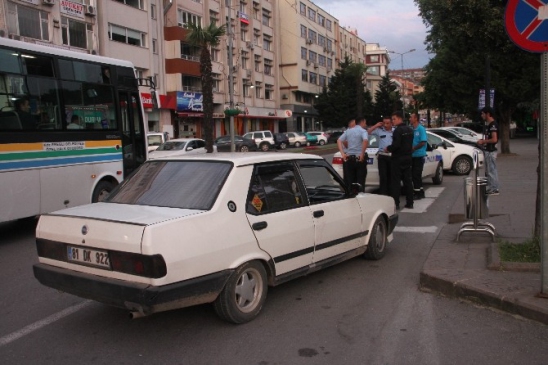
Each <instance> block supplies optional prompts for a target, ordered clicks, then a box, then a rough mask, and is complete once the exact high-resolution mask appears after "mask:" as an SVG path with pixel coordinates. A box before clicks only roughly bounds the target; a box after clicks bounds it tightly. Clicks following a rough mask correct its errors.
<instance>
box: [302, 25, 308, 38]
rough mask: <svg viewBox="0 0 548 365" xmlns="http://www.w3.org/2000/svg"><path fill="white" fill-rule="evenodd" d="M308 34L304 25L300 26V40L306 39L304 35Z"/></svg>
mask: <svg viewBox="0 0 548 365" xmlns="http://www.w3.org/2000/svg"><path fill="white" fill-rule="evenodd" d="M307 34H308V29H306V27H305V26H304V25H301V38H306V35H307Z"/></svg>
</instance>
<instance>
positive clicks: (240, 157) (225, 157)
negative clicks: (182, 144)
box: [153, 152, 323, 166]
mask: <svg viewBox="0 0 548 365" xmlns="http://www.w3.org/2000/svg"><path fill="white" fill-rule="evenodd" d="M317 159H322V160H323V157H321V156H318V155H311V154H306V153H298V154H297V153H265V152H246V153H241V152H223V153H204V154H200V155H186V156H184V155H178V156H165V157H158V158H156V159H154V160H153V161H161V160H170V161H219V162H232V163H233V164H234V166H246V165H252V164H256V163H262V162H276V161H287V160H291V161H294V160H317Z"/></svg>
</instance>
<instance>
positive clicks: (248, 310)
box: [214, 261, 268, 324]
mask: <svg viewBox="0 0 548 365" xmlns="http://www.w3.org/2000/svg"><path fill="white" fill-rule="evenodd" d="M266 279H267V278H266V271H265V268H264V266H263V265H262V264H261V263H260V262H257V261H250V262H246V263H245V264H243V265H242V266H240V267H238V268H237V269H236V271H235V272H234V273H233V274H232V275H231V276H230V278H229V279H228V281H227V283H226V285H225V287H224V289H223V291H222V292H221V294H219V296H218V297H217V299H216V300H215V302H214V307H215V312H217V315H218V316H219V317H221V318H222V319H224V320H226V321H228V322H232V323H236V324H240V323H245V322H249V321H251V320H252V319H254V318H255V317H257V315H258V314H259V312H260V311H261V308H262V307H263V304H264V302H265V300H266V294H267V292H268V285H267V281H266Z"/></svg>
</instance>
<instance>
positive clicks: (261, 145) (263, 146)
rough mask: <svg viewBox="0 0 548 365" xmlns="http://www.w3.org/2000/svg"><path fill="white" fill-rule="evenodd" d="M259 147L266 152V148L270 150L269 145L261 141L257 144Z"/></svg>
mask: <svg viewBox="0 0 548 365" xmlns="http://www.w3.org/2000/svg"><path fill="white" fill-rule="evenodd" d="M259 148H260V150H261V151H263V152H267V151H268V150H270V145H269V144H268V143H261V144H260V145H259Z"/></svg>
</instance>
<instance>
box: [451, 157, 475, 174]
mask: <svg viewBox="0 0 548 365" xmlns="http://www.w3.org/2000/svg"><path fill="white" fill-rule="evenodd" d="M451 170H452V171H453V172H454V173H455V174H456V175H468V174H469V173H470V171H472V159H471V158H470V157H468V156H458V157H457V158H455V160H454V161H453V166H452V167H451Z"/></svg>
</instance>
